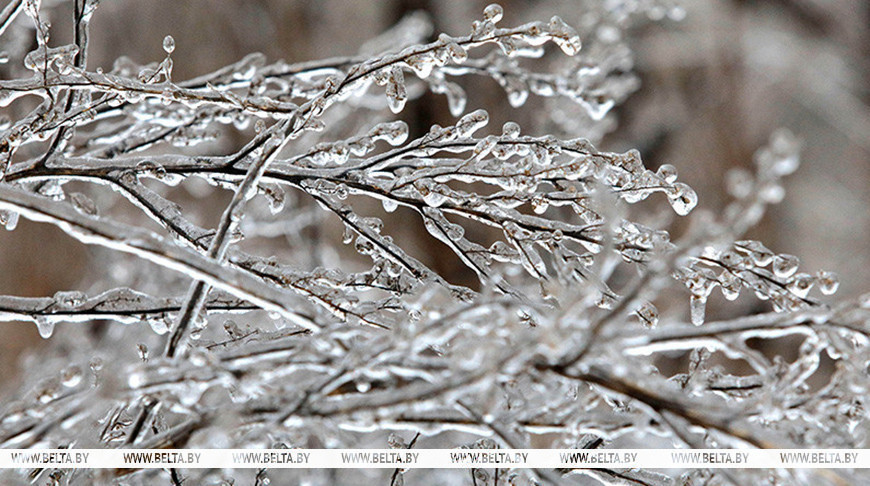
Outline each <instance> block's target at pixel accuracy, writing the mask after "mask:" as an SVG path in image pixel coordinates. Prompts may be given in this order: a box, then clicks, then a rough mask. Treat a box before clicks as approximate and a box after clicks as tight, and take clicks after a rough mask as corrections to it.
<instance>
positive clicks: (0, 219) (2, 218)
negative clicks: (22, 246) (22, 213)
mask: <svg viewBox="0 0 870 486" xmlns="http://www.w3.org/2000/svg"><path fill="white" fill-rule="evenodd" d="M0 225H2V226H3V227H4V228H6V229H7V230H8V231H12V230H14V229H15V227H16V226H18V213H16V212H15V211H6V210H4V209H0Z"/></svg>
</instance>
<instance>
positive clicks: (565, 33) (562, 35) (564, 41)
mask: <svg viewBox="0 0 870 486" xmlns="http://www.w3.org/2000/svg"><path fill="white" fill-rule="evenodd" d="M548 28H549V29H548V30H549V32H550V35H552V36H553V42H555V43H556V45H558V46H559V48H561V49H562V51H563V52H564V53H565V54H567V55H569V56H573V55H574V54H577V53H578V52H580V47H581V44H580V36H579V35H577V31H576V30H574V28H573V27H571V26H570V25H568V24H566V23H565V21H564V20H562V19H561V17H558V16H554V17H553V18H551V19H550V24H549V26H548Z"/></svg>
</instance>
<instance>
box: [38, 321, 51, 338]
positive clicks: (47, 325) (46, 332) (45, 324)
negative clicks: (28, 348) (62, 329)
mask: <svg viewBox="0 0 870 486" xmlns="http://www.w3.org/2000/svg"><path fill="white" fill-rule="evenodd" d="M36 330H37V331H39V336H40V337H41V338H43V339H48V338H50V337H51V334H52V333H53V332H54V321H52V320H49V319H47V318H45V317H43V316H40V317H37V318H36Z"/></svg>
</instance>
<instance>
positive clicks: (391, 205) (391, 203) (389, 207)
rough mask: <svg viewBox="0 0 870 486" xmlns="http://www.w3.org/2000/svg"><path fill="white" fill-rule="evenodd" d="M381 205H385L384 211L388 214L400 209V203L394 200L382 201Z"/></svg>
mask: <svg viewBox="0 0 870 486" xmlns="http://www.w3.org/2000/svg"><path fill="white" fill-rule="evenodd" d="M381 204H383V205H384V211H386V212H388V213H392V212H393V211H395V210H396V208H398V207H399V203H397V202H396V201H395V200H393V199H381Z"/></svg>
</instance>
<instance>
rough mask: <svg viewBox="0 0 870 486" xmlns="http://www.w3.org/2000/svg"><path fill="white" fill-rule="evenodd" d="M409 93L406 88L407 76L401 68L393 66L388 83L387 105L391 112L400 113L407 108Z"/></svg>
mask: <svg viewBox="0 0 870 486" xmlns="http://www.w3.org/2000/svg"><path fill="white" fill-rule="evenodd" d="M407 100H408V92H407V89H406V88H405V74H404V73H403V72H402V68H400V67H399V66H393V67H392V69H391V70H390V75H389V78H388V82H387V104H388V105H389V106H390V111H392V112H393V113H399V112H400V111H402V108H404V107H405V102H406V101H407Z"/></svg>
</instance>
